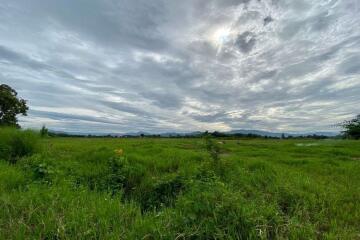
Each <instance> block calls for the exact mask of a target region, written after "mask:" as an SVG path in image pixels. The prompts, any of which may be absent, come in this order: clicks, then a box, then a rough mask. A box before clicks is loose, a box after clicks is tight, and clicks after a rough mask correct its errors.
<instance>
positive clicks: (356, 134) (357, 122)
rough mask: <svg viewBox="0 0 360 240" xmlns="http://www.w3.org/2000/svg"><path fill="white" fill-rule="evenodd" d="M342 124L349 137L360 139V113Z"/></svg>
mask: <svg viewBox="0 0 360 240" xmlns="http://www.w3.org/2000/svg"><path fill="white" fill-rule="evenodd" d="M341 125H342V127H343V128H344V133H345V135H346V136H347V137H349V138H354V139H360V114H359V115H357V116H356V118H354V119H352V120H350V121H345V122H343V123H342V124H341Z"/></svg>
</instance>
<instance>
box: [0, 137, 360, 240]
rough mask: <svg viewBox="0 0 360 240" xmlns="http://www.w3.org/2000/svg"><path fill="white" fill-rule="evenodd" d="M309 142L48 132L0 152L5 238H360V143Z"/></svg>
mask: <svg viewBox="0 0 360 240" xmlns="http://www.w3.org/2000/svg"><path fill="white" fill-rule="evenodd" d="M16 134H24V133H23V132H16ZM35 138H37V137H36V136H35ZM303 142H305V143H308V141H307V140H304V141H300V140H287V141H278V140H243V141H222V142H221V144H220V143H218V142H217V140H216V139H212V140H211V142H209V141H205V142H204V141H202V140H199V139H76V138H74V139H69V138H66V139H62V138H43V139H40V147H41V148H40V150H37V151H35V150H34V151H31V152H29V153H28V154H25V155H21V156H18V158H17V159H18V161H17V162H16V163H15V164H14V163H13V164H9V162H8V160H7V159H5V158H3V161H1V160H0V238H3V239H357V238H358V237H359V234H360V228H359V222H360V207H359V205H358V204H357V202H358V200H359V199H360V177H359V176H360V175H359V172H360V160H359V159H360V143H359V142H356V141H328V140H326V141H315V142H311V143H316V145H313V144H311V145H308V144H302V143H303ZM299 143H301V144H299ZM36 148H37V147H34V149H36ZM120 149H121V151H120ZM215 154H216V155H215ZM4 160H5V161H4Z"/></svg>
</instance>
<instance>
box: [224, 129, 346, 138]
mask: <svg viewBox="0 0 360 240" xmlns="http://www.w3.org/2000/svg"><path fill="white" fill-rule="evenodd" d="M225 134H255V135H260V136H268V137H278V138H280V137H281V136H282V135H283V134H284V135H285V137H289V136H292V137H301V136H309V135H318V136H326V137H335V136H337V135H339V133H338V132H303V133H298V132H297V133H291V132H281V133H279V132H268V131H261V130H244V129H242V130H232V131H229V132H225Z"/></svg>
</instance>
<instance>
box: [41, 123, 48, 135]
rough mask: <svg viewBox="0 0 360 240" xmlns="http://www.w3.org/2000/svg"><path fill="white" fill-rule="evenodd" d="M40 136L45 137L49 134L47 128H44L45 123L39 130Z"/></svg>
mask: <svg viewBox="0 0 360 240" xmlns="http://www.w3.org/2000/svg"><path fill="white" fill-rule="evenodd" d="M40 136H41V137H47V136H49V130H48V129H47V128H46V126H45V125H43V126H42V128H41V130H40Z"/></svg>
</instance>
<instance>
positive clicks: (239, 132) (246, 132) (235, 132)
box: [50, 129, 340, 138]
mask: <svg viewBox="0 0 360 240" xmlns="http://www.w3.org/2000/svg"><path fill="white" fill-rule="evenodd" d="M50 132H51V133H53V134H55V135H59V136H66V135H69V136H89V135H91V136H94V137H104V136H112V137H139V136H159V137H191V136H199V135H201V134H203V132H200V131H195V132H187V133H186V132H185V133H184V132H165V133H148V132H144V131H139V132H128V133H85V132H76V133H75V132H64V131H53V130H50ZM218 133H219V134H224V135H257V136H262V137H265V136H267V137H273V138H281V137H282V135H283V134H284V136H285V137H305V136H309V135H311V136H312V135H317V136H326V137H335V136H338V135H339V134H340V133H339V132H302V133H299V132H296V133H294V132H270V131H261V130H246V129H241V130H232V131H227V132H218Z"/></svg>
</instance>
